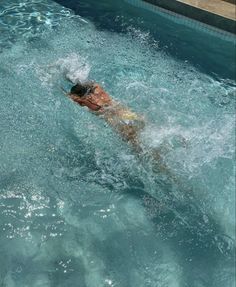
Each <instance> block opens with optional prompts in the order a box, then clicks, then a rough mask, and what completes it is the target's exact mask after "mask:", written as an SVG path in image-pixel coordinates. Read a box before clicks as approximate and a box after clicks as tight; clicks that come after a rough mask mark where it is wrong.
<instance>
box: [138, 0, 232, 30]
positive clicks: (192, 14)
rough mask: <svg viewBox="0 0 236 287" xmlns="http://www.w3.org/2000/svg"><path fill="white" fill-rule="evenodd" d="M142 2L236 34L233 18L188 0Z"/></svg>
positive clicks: (145, 0)
mask: <svg viewBox="0 0 236 287" xmlns="http://www.w3.org/2000/svg"><path fill="white" fill-rule="evenodd" d="M142 2H147V3H149V4H152V5H155V6H158V7H161V8H164V9H166V10H169V11H172V12H174V13H177V14H180V15H183V16H185V17H188V18H191V19H194V20H197V21H199V22H202V23H204V24H207V25H210V26H213V27H216V28H218V29H220V30H224V31H227V32H229V33H231V34H234V35H236V21H235V20H232V19H230V18H226V17H224V16H222V15H219V14H216V13H213V12H212V11H208V10H203V9H201V8H199V7H196V6H193V5H191V4H190V2H189V3H188V4H187V3H186V2H187V1H185V2H181V1H179V0H142ZM235 7H236V6H235Z"/></svg>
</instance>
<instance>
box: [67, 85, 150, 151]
mask: <svg viewBox="0 0 236 287" xmlns="http://www.w3.org/2000/svg"><path fill="white" fill-rule="evenodd" d="M67 96H68V97H69V98H70V99H72V100H73V101H74V102H76V103H77V104H79V105H80V106H84V107H87V108H88V109H89V110H90V111H92V112H93V113H95V114H96V115H97V116H100V117H102V118H104V119H105V121H106V122H107V123H108V124H109V125H111V126H112V127H113V128H114V129H115V130H117V131H118V132H119V134H120V135H121V137H122V138H123V139H124V140H125V141H127V142H129V143H130V144H131V145H132V147H133V148H135V150H137V151H141V145H140V143H139V134H140V132H141V130H143V128H144V126H145V122H144V118H143V117H141V116H139V115H137V114H136V113H134V112H132V111H131V110H130V109H128V108H127V107H125V106H123V105H122V104H120V103H119V102H117V101H115V100H113V99H112V98H111V97H110V96H109V95H108V93H106V92H105V91H104V89H103V88H102V87H101V86H100V85H99V84H97V83H93V82H88V83H85V84H80V83H78V84H76V85H75V86H73V87H72V88H71V91H70V93H68V94H67Z"/></svg>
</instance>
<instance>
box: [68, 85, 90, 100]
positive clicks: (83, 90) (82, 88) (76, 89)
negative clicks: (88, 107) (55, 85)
mask: <svg viewBox="0 0 236 287" xmlns="http://www.w3.org/2000/svg"><path fill="white" fill-rule="evenodd" d="M91 90H92V85H91V84H90V83H88V84H81V83H78V84H76V85H75V86H73V87H72V88H71V90H70V92H71V94H75V95H77V96H79V97H83V96H85V95H88V94H89V93H90V92H91Z"/></svg>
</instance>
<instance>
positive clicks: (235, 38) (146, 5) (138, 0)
mask: <svg viewBox="0 0 236 287" xmlns="http://www.w3.org/2000/svg"><path fill="white" fill-rule="evenodd" d="M125 1H126V2H128V3H129V4H131V5H134V6H136V7H138V8H143V9H146V10H149V11H151V12H154V13H157V14H159V15H161V16H163V17H165V18H168V19H171V20H172V21H175V22H176V23H178V24H184V25H187V26H188V27H191V28H197V29H200V30H202V31H205V32H206V33H210V34H211V35H214V36H217V37H220V38H221V39H224V40H226V41H230V42H235V43H236V35H235V34H233V33H230V32H228V31H225V30H222V29H219V28H217V27H214V26H211V25H209V24H206V23H203V22H200V21H198V20H195V19H192V18H189V17H187V16H184V15H181V14H178V13H176V12H173V11H171V10H167V9H165V8H162V7H160V6H157V5H155V4H152V3H150V2H146V0H144V1H142V0H125Z"/></svg>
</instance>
